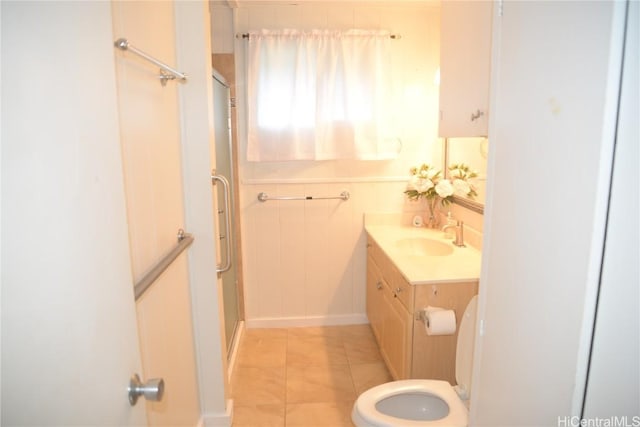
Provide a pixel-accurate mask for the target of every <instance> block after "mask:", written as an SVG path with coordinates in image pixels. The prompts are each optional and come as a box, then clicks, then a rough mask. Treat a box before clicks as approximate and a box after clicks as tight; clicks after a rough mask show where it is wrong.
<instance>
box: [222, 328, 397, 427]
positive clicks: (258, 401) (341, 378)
mask: <svg viewBox="0 0 640 427" xmlns="http://www.w3.org/2000/svg"><path fill="white" fill-rule="evenodd" d="M387 381H391V376H390V375H389V372H388V371H387V368H386V366H385V364H384V361H383V360H382V357H381V356H380V352H379V351H378V345H377V343H376V340H375V338H374V336H373V333H372V331H371V328H370V327H369V325H349V326H327V327H313V328H289V329H246V330H245V331H244V335H243V337H242V342H241V343H240V348H239V350H238V355H237V360H236V367H235V372H234V374H233V377H232V380H231V395H232V398H233V400H234V418H233V426H234V427H245V426H247V427H248V426H251V427H260V426H269V427H277V426H287V427H291V426H305V427H315V426H332V427H340V426H353V424H352V423H351V408H352V406H353V402H354V401H355V399H356V397H357V396H358V395H359V394H360V393H362V392H363V391H364V390H366V389H368V388H371V387H373V386H374V385H378V384H382V383H384V382H387Z"/></svg>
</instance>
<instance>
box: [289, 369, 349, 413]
mask: <svg viewBox="0 0 640 427" xmlns="http://www.w3.org/2000/svg"><path fill="white" fill-rule="evenodd" d="M286 387H287V404H291V403H312V402H344V401H353V400H354V399H355V398H356V394H355V389H354V387H353V381H352V380H351V372H350V370H349V365H331V366H327V367H317V366H305V367H298V366H287V384H286Z"/></svg>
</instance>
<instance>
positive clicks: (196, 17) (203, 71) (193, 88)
mask: <svg viewBox="0 0 640 427" xmlns="http://www.w3.org/2000/svg"><path fill="white" fill-rule="evenodd" d="M174 7H175V11H176V31H177V34H176V43H177V60H178V66H179V67H180V69H183V70H185V71H187V70H188V72H189V82H188V84H185V85H181V86H180V88H179V96H180V109H181V119H182V120H181V122H182V135H181V138H182V177H183V181H184V197H185V201H184V204H185V224H186V227H187V228H186V229H187V230H189V231H190V232H192V233H193V234H194V236H195V241H194V242H193V244H192V245H191V248H190V249H189V279H190V284H191V307H192V314H193V322H194V336H195V342H196V347H195V351H196V359H197V361H198V363H197V371H198V387H199V398H200V409H201V411H202V422H203V425H204V426H224V425H229V424H230V422H231V412H232V408H233V405H232V403H231V402H228V401H226V400H225V393H226V392H227V391H228V390H225V388H226V382H225V380H226V378H227V374H226V371H227V364H226V356H227V355H226V348H225V347H224V338H223V337H224V323H223V322H224V320H223V309H222V307H221V304H222V295H221V286H220V281H219V278H218V277H217V274H216V262H215V260H216V242H217V238H216V237H217V235H218V233H217V231H216V230H214V221H213V218H214V217H215V216H216V215H215V214H214V212H215V211H214V207H213V204H212V186H211V178H210V176H211V169H212V165H213V164H215V163H214V159H215V157H214V156H215V153H214V149H215V145H214V140H213V101H212V80H211V55H210V52H211V46H210V44H209V37H208V36H209V34H210V19H211V17H210V16H209V10H208V4H207V3H206V2H195V1H190V2H185V1H178V2H175V4H174Z"/></svg>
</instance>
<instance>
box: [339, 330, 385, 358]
mask: <svg viewBox="0 0 640 427" xmlns="http://www.w3.org/2000/svg"><path fill="white" fill-rule="evenodd" d="M344 350H345V353H346V355H347V359H348V360H349V363H352V364H353V363H369V362H380V361H382V355H381V354H380V349H379V347H378V343H377V342H376V340H375V338H373V336H372V337H359V338H353V339H351V340H345V341H344Z"/></svg>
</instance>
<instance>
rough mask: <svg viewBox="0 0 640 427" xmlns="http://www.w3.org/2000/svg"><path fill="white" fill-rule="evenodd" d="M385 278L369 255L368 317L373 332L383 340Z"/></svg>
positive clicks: (379, 341) (378, 338)
mask: <svg viewBox="0 0 640 427" xmlns="http://www.w3.org/2000/svg"><path fill="white" fill-rule="evenodd" d="M384 286H385V284H384V280H383V279H382V274H381V273H380V270H379V269H378V267H377V266H376V264H375V262H374V261H373V259H372V258H371V257H370V256H368V257H367V317H368V318H369V323H370V324H371V329H373V334H374V335H375V336H376V339H377V340H378V344H380V343H381V342H382V322H383V314H382V312H383V310H384Z"/></svg>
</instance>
